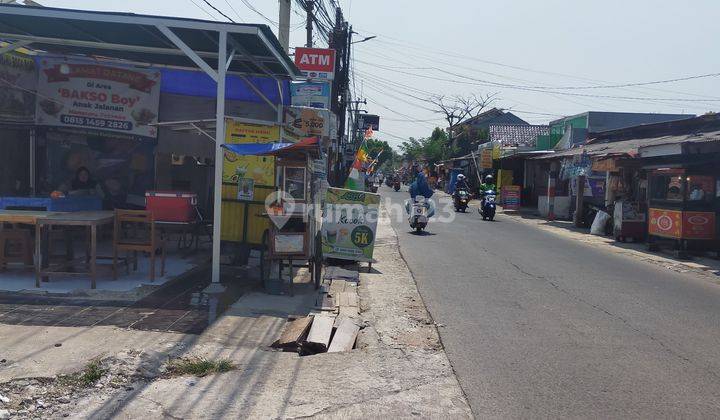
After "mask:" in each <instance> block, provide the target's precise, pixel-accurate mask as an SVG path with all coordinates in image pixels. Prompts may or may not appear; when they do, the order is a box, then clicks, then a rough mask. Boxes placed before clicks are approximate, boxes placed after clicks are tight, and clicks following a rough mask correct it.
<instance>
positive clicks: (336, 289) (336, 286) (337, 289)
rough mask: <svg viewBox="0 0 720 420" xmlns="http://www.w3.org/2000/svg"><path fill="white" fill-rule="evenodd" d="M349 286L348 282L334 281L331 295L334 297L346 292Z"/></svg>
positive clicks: (330, 291)
mask: <svg viewBox="0 0 720 420" xmlns="http://www.w3.org/2000/svg"><path fill="white" fill-rule="evenodd" d="M347 284H348V282H347V281H345V280H338V279H334V280H333V281H332V283H331V284H330V289H329V293H330V294H333V295H334V294H337V293H342V292H344V291H345V289H346V287H347Z"/></svg>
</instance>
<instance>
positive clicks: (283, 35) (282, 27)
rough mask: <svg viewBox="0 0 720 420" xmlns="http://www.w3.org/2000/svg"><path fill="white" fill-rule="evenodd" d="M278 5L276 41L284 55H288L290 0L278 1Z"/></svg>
mask: <svg viewBox="0 0 720 420" xmlns="http://www.w3.org/2000/svg"><path fill="white" fill-rule="evenodd" d="M278 3H280V15H279V19H278V22H279V25H278V39H279V40H280V45H282V47H283V48H284V49H285V53H290V0H278Z"/></svg>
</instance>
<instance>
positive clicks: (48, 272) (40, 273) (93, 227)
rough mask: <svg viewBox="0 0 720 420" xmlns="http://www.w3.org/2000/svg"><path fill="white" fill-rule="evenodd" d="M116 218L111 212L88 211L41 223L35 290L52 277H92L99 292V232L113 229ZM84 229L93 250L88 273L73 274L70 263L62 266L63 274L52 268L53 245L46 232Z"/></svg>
mask: <svg viewBox="0 0 720 420" xmlns="http://www.w3.org/2000/svg"><path fill="white" fill-rule="evenodd" d="M114 221H115V214H114V213H113V212H111V211H85V212H73V213H54V214H49V215H47V216H45V217H42V218H38V219H37V229H35V255H36V257H37V261H36V263H35V287H40V280H41V279H42V280H43V281H47V278H48V277H50V276H87V275H89V276H90V281H91V288H93V289H95V288H96V277H97V258H98V256H97V229H98V227H99V226H103V225H112V224H113V223H114ZM54 226H58V227H72V226H81V227H85V228H87V230H88V236H89V247H88V255H87V258H86V263H87V264H88V265H89V269H88V271H69V270H68V265H70V263H68V262H66V263H65V264H60V266H61V267H64V269H63V270H60V269H56V268H55V267H51V266H50V261H49V257H48V256H49V244H48V242H49V241H48V234H47V229H46V228H52V227H54Z"/></svg>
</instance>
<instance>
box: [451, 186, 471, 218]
mask: <svg viewBox="0 0 720 420" xmlns="http://www.w3.org/2000/svg"><path fill="white" fill-rule="evenodd" d="M469 202H470V193H469V192H468V190H466V189H464V188H463V189H459V190H457V191H455V194H453V204H454V205H455V211H461V212H463V213H465V210H467V208H468V203H469Z"/></svg>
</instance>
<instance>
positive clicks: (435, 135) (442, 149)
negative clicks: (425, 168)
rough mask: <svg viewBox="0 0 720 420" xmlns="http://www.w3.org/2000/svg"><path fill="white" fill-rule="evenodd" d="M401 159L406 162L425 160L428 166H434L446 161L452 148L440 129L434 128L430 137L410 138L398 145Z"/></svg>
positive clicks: (446, 136) (444, 133)
mask: <svg viewBox="0 0 720 420" xmlns="http://www.w3.org/2000/svg"><path fill="white" fill-rule="evenodd" d="M400 151H402V153H403V158H405V159H408V160H425V161H427V162H428V163H429V164H435V163H438V162H440V161H442V160H445V159H447V158H448V157H450V156H451V154H452V148H451V145H450V144H449V141H448V135H447V133H446V132H445V130H443V129H442V128H439V127H436V128H435V129H434V130H433V132H432V134H431V135H430V137H427V138H421V139H415V138H412V137H411V138H410V139H408V141H405V142H403V143H402V144H401V145H400Z"/></svg>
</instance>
